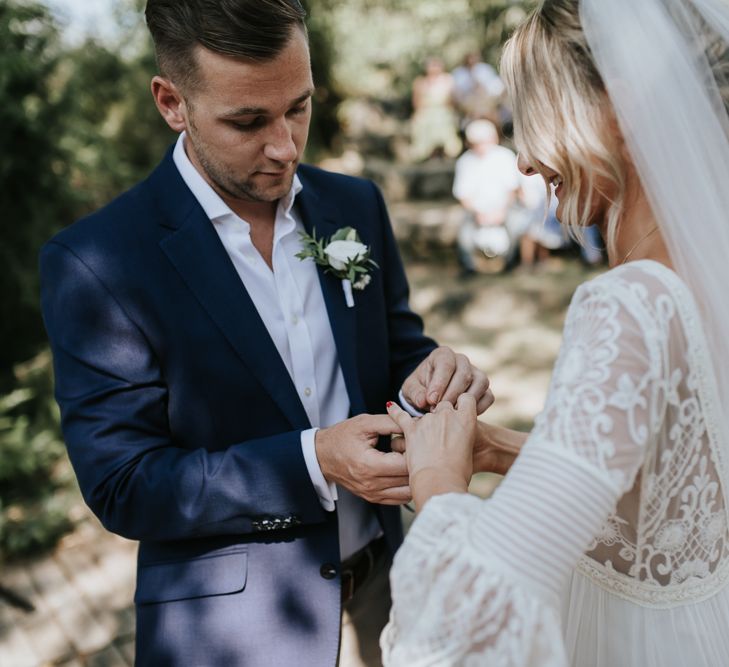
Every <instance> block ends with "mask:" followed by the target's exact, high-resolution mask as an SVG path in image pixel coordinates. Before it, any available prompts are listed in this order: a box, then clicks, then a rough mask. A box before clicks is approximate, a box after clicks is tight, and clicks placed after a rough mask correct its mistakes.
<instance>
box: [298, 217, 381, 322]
mask: <svg viewBox="0 0 729 667" xmlns="http://www.w3.org/2000/svg"><path fill="white" fill-rule="evenodd" d="M301 243H302V246H303V247H302V250H301V252H299V253H297V255H296V257H298V258H299V259H302V260H303V259H312V260H314V262H315V263H316V264H318V265H319V266H323V267H325V269H324V271H325V273H331V274H333V275H334V276H335V277H336V278H339V279H340V280H341V281H342V288H343V289H344V295H345V298H346V300H347V305H348V306H349V307H350V308H351V307H352V306H354V298H353V297H352V289H356V290H363V289H364V288H365V287H367V285H369V284H370V282H371V281H372V276H370V271H372V269H375V268H379V267H378V266H377V262H375V261H374V260H373V259H371V257H370V248H369V246H366V245H365V244H364V243H362V241H361V240H360V238H359V235H358V234H357V230H356V229H354V228H352V227H343V228H342V229H339V230H337V231H336V232H335V233H334V234H332V236H331V237H330V238H329V239H324V238H317V236H316V230H313V231H312V234H311V235H309V234H306V233H303V232H302V233H301Z"/></svg>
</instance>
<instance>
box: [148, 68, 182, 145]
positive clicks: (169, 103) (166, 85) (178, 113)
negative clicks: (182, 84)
mask: <svg viewBox="0 0 729 667" xmlns="http://www.w3.org/2000/svg"><path fill="white" fill-rule="evenodd" d="M151 89H152V97H154V103H155V104H156V105H157V109H158V111H159V112H160V114H161V115H162V118H164V119H165V122H166V123H167V125H169V126H170V127H171V128H172V129H173V130H174V131H175V132H178V133H179V132H182V131H183V130H185V129H187V122H186V120H185V115H186V114H185V109H186V105H185V98H184V97H183V96H182V93H181V92H180V90H179V88H178V87H177V86H176V85H175V84H174V83H172V81H170V80H169V79H166V78H165V77H163V76H155V77H154V78H153V79H152V84H151Z"/></svg>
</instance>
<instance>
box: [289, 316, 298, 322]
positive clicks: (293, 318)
mask: <svg viewBox="0 0 729 667" xmlns="http://www.w3.org/2000/svg"><path fill="white" fill-rule="evenodd" d="M291 323H292V324H298V323H299V317H298V315H294V316H293V317H292V318H291Z"/></svg>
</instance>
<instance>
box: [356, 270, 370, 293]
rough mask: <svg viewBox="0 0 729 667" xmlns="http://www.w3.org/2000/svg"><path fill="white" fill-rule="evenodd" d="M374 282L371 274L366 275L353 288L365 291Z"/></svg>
mask: <svg viewBox="0 0 729 667" xmlns="http://www.w3.org/2000/svg"><path fill="white" fill-rule="evenodd" d="M371 282H372V276H371V275H370V274H369V273H365V274H364V275H363V276H362V277H361V278H360V279H359V280H358V281H357V282H356V283H354V285H352V287H354V289H360V290H361V289H364V288H365V287H367V285H369V284H370V283H371Z"/></svg>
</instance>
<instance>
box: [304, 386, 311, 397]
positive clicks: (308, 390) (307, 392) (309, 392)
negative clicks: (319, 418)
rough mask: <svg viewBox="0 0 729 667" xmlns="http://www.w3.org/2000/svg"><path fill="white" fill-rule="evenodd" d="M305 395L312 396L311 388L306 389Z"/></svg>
mask: <svg viewBox="0 0 729 667" xmlns="http://www.w3.org/2000/svg"><path fill="white" fill-rule="evenodd" d="M304 396H306V397H307V398H308V397H309V396H311V389H309V387H307V388H306V389H304Z"/></svg>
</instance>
